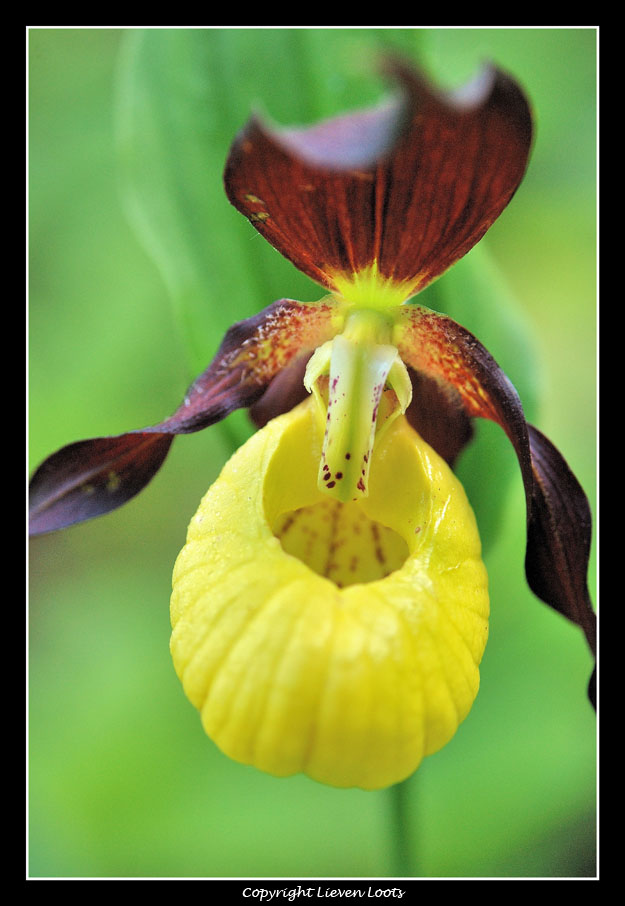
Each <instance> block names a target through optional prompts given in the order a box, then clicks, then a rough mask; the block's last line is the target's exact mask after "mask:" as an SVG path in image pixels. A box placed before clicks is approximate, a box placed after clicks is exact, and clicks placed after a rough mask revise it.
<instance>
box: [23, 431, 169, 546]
mask: <svg viewBox="0 0 625 906" xmlns="http://www.w3.org/2000/svg"><path fill="white" fill-rule="evenodd" d="M173 439H174V438H173V435H168V434H159V433H149V432H145V433H144V432H138V433H136V434H121V435H120V436H119V437H97V438H94V439H93V440H81V441H78V442H77V443H73V444H69V445H68V446H66V447H63V448H62V449H60V450H58V451H57V452H56V453H53V454H52V456H50V457H49V458H48V459H46V460H45V462H43V463H42V465H40V466H39V468H38V469H37V471H36V472H35V474H34V475H33V477H32V480H31V483H30V501H29V504H30V506H29V509H30V513H29V530H30V534H31V535H41V534H43V533H45V532H52V531H55V530H56V529H61V528H66V527H67V526H69V525H73V524H74V523H76V522H83V521H84V520H86V519H92V518H93V517H94V516H102V515H104V513H108V512H110V511H111V510H114V509H116V508H117V507H119V506H121V505H122V504H123V503H126V502H127V501H128V500H130V499H131V498H132V497H134V496H135V494H138V493H139V491H141V490H142V489H143V488H144V487H145V486H146V484H147V483H148V482H149V481H150V479H151V478H152V476H153V475H154V474H155V473H156V472H157V471H158V470H159V469H160V467H161V465H162V464H163V461H164V460H165V457H166V456H167V453H168V451H169V447H170V446H171V443H172V441H173Z"/></svg>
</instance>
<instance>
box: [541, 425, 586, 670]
mask: <svg viewBox="0 0 625 906" xmlns="http://www.w3.org/2000/svg"><path fill="white" fill-rule="evenodd" d="M529 439H530V449H531V455H532V469H533V472H534V488H533V498H532V507H531V515H530V521H529V527H528V538H527V555H526V561H525V570H526V575H527V581H528V583H529V586H530V588H531V589H532V591H533V592H534V594H536V595H538V597H539V598H542V600H543V601H547V603H551V604H552V606H554V607H555V608H556V609H557V610H559V611H560V613H564V614H565V615H566V616H567V617H568V618H569V619H570V620H573V622H574V623H577V624H578V625H579V626H581V627H582V629H583V630H584V632H585V634H586V638H587V639H588V644H589V645H590V647H591V649H592V650H593V652H594V651H595V649H596V617H595V613H594V611H593V609H592V604H591V601H590V597H589V594H588V587H587V585H586V581H585V566H586V565H587V564H588V559H589V557H590V541H591V532H592V524H591V516H590V510H589V507H588V501H587V499H586V495H585V494H584V491H583V490H582V488H581V487H580V484H579V482H578V481H577V479H576V477H575V475H574V474H573V473H572V472H571V470H570V468H569V466H568V465H567V463H566V462H565V460H564V459H563V457H562V455H561V453H560V452H559V451H558V450H557V449H556V448H555V447H554V446H553V444H552V443H551V441H550V440H548V439H547V438H546V437H545V436H544V434H541V432H540V431H538V429H537V428H534V427H533V426H532V425H529Z"/></svg>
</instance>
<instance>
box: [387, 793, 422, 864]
mask: <svg viewBox="0 0 625 906" xmlns="http://www.w3.org/2000/svg"><path fill="white" fill-rule="evenodd" d="M410 780H411V778H408V779H407V780H404V781H403V782H402V783H397V784H395V786H392V787H390V789H389V790H388V796H389V799H390V811H391V815H390V817H391V834H392V842H393V866H392V870H393V875H394V877H397V878H414V877H417V872H416V867H415V858H414V854H415V845H414V839H413V833H412V826H413V821H412V807H411V805H412V799H413V797H412V796H411V790H410Z"/></svg>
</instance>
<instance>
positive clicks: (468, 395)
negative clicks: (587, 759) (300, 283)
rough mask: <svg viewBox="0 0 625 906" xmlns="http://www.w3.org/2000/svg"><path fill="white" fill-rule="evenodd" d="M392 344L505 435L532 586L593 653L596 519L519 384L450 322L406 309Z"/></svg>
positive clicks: (399, 314)
mask: <svg viewBox="0 0 625 906" xmlns="http://www.w3.org/2000/svg"><path fill="white" fill-rule="evenodd" d="M394 340H395V343H396V345H397V348H398V350H399V353H400V355H401V357H402V358H403V360H404V361H405V362H406V364H407V365H409V366H410V367H411V368H413V369H415V370H416V371H418V372H422V373H423V374H425V375H427V376H428V377H430V378H433V379H435V380H436V381H437V382H438V384H439V386H440V387H441V389H442V390H443V391H445V392H446V393H447V394H448V395H449V396H450V398H451V399H456V400H458V399H459V400H461V402H462V405H463V407H464V409H465V411H466V413H467V415H469V416H470V417H481V418H488V419H490V420H491V421H494V422H496V423H497V424H499V425H500V426H501V427H502V428H503V429H504V431H505V432H506V434H507V435H508V437H509V439H510V441H511V443H512V445H513V446H514V449H515V452H516V454H517V458H518V461H519V465H520V467H521V473H522V476H523V483H524V487H525V497H526V504H527V526H528V534H527V551H526V563H525V565H526V575H527V580H528V584H529V586H530V588H531V589H532V591H533V592H534V593H535V594H536V595H537V596H538V597H539V598H541V600H543V601H544V602H545V603H546V604H548V605H549V606H551V607H553V608H554V609H555V610H557V611H558V612H559V613H561V614H563V615H564V616H565V617H567V618H568V619H569V620H572V621H573V622H574V623H576V624H577V625H578V626H580V627H581V628H582V630H583V631H584V634H585V635H586V638H587V641H588V644H589V646H590V648H591V650H592V651H593V653H594V651H595V642H596V639H595V614H594V612H593V610H592V605H591V602H590V595H589V592H588V586H587V571H588V560H589V553H590V541H591V528H592V518H591V513H590V507H589V504H588V500H587V498H586V495H585V494H584V492H583V490H582V488H581V487H580V485H579V483H578V481H577V479H576V478H575V476H574V475H573V473H572V472H571V470H570V468H569V467H568V465H567V464H566V462H565V460H564V458H563V457H562V455H561V454H560V453H559V451H558V450H557V449H556V448H555V447H554V446H553V444H552V443H551V442H550V441H549V440H548V439H547V438H546V437H544V435H543V434H541V433H540V431H538V430H537V429H536V428H534V427H533V426H531V425H528V423H527V422H526V420H525V415H524V413H523V407H522V405H521V401H520V399H519V396H518V394H517V392H516V390H515V388H514V386H513V385H512V383H511V382H510V380H509V379H508V378H507V377H506V375H505V374H504V372H503V371H502V370H501V368H500V367H499V365H498V364H497V363H496V362H495V360H494V359H493V357H492V356H491V355H490V353H489V352H488V351H487V350H486V349H485V348H484V346H482V344H481V343H480V342H479V340H477V339H476V337H474V336H473V334H471V333H470V332H469V331H468V330H465V328H463V327H461V326H460V325H459V324H457V323H456V322H455V321H452V320H451V318H448V317H446V316H444V315H440V314H438V313H436V312H433V311H430V310H429V309H425V308H422V307H419V306H415V305H407V306H402V307H401V308H399V309H397V327H396V333H395V337H394ZM416 403H417V404H418V400H417V401H416Z"/></svg>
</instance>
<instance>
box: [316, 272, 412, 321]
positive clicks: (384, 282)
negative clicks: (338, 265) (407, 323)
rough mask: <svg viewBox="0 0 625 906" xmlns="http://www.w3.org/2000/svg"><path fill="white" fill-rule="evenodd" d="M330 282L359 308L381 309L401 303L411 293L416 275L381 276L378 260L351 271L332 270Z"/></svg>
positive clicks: (348, 300) (348, 301)
mask: <svg viewBox="0 0 625 906" xmlns="http://www.w3.org/2000/svg"><path fill="white" fill-rule="evenodd" d="M332 282H333V284H334V286H335V287H336V289H337V292H338V293H339V294H340V295H341V296H342V297H343V299H345V301H346V302H347V303H349V304H351V305H355V306H357V307H359V308H368V309H376V310H378V311H384V310H385V309H389V308H394V307H395V306H397V305H401V304H402V303H403V302H405V301H406V299H408V298H409V297H410V296H411V295H413V294H414V292H415V287H416V286H418V283H419V278H418V277H416V278H414V279H412V280H410V281H406V280H403V281H398V280H393V279H392V278H390V277H385V276H383V275H382V274H381V273H380V272H379V270H378V262H377V261H373V262H372V264H370V265H368V267H364V268H362V269H361V270H358V271H355V272H354V273H353V274H345V273H340V272H337V273H333V274H332Z"/></svg>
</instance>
